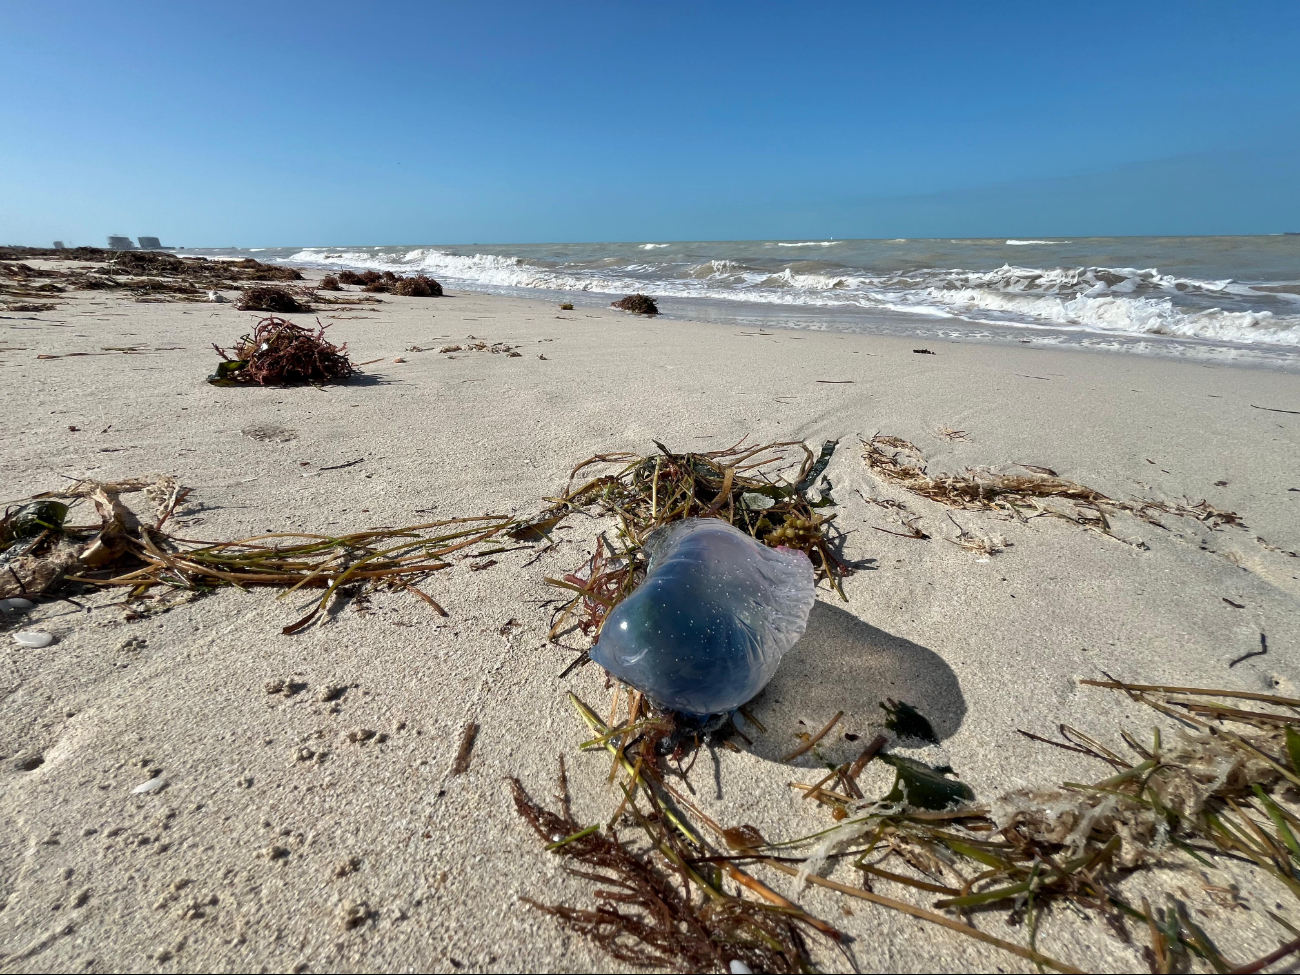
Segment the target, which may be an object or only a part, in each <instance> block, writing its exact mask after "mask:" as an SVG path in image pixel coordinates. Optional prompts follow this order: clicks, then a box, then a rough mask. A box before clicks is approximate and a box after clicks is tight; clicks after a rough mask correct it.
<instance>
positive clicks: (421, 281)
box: [322, 271, 442, 298]
mask: <svg viewBox="0 0 1300 975" xmlns="http://www.w3.org/2000/svg"><path fill="white" fill-rule="evenodd" d="M326 280H327V281H333V282H334V284H335V285H343V284H351V285H360V286H361V288H362V290H364V291H370V292H377V293H382V294H393V295H402V296H404V297H407V298H441V297H442V285H441V284H439V283H438V282H437V281H435V280H434V279H433V278H431V277H429V276H428V275H425V274H416V275H413V276H411V277H405V276H403V275H400V274H394V273H393V272H392V271H382V272H380V271H360V272H358V271H340V272H339V273H338V276H337V277H335V276H334V275H330V276H329V277H328V278H326ZM322 287H323V284H322ZM328 290H332V291H337V290H339V289H338V288H337V287H334V288H330V289H328Z"/></svg>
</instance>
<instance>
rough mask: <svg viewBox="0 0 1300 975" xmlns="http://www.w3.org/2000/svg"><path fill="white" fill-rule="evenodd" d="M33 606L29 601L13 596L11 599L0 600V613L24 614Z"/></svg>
mask: <svg viewBox="0 0 1300 975" xmlns="http://www.w3.org/2000/svg"><path fill="white" fill-rule="evenodd" d="M35 605H36V604H35V603H34V602H32V601H31V600H30V599H23V598H21V597H19V596H14V597H13V598H12V599H0V612H5V613H25V612H27V611H28V610H29V609H31V608H32V607H34V606H35Z"/></svg>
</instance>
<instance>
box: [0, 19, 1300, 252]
mask: <svg viewBox="0 0 1300 975" xmlns="http://www.w3.org/2000/svg"><path fill="white" fill-rule="evenodd" d="M1297 40H1300V3H1295V2H1284V3H1263V2H1261V3H1252V2H1238V3H1226V2H1224V3H1213V4H1212V3H1197V2H1179V3H1148V4H1139V3H1091V4H1088V5H1086V6H1085V5H1077V4H1044V3H993V2H987V3H926V4H900V3H889V4H884V3H845V4H839V3H823V4H818V5H811V4H775V3H763V2H749V3H744V4H741V3H711V4H709V3H699V2H696V3H673V2H663V0H659V2H656V3H653V4H651V3H620V2H613V0H604V2H599V3H597V2H592V3H577V2H575V3H558V4H539V3H535V2H534V3H526V4H525V3H514V2H500V3H496V4H491V5H488V4H466V3H457V4H439V3H409V4H407V3H388V4H380V3H372V4H358V3H346V4H344V3H331V2H313V3H293V2H262V3H242V2H228V3H223V4H189V3H181V4H168V5H163V4H144V3H133V2H123V0H117V2H114V3H109V4H105V3H102V2H95V3H87V2H82V0H67V2H63V3H60V4H46V3H32V2H11V0H0V66H2V67H3V73H4V77H5V79H6V84H5V89H6V91H5V95H4V96H3V98H0V243H11V242H12V243H31V244H48V243H49V241H51V240H53V239H55V238H60V239H63V240H65V241H68V242H77V243H92V244H102V242H103V238H104V236H105V235H106V234H108V233H123V234H128V235H131V236H138V235H139V234H141V233H146V234H155V235H158V236H161V237H162V238H163V239H164V242H165V243H173V244H182V245H186V246H191V247H194V246H230V245H237V246H274V245H294V244H345V243H347V244H384V243H439V242H442V243H472V242H481V243H487V242H525V241H562V240H653V239H750V238H796V237H809V236H818V237H827V236H838V237H915V236H985V235H988V236H1001V235H1017V234H1034V235H1045V234H1070V235H1083V234H1200V233H1207V234H1208V233H1231V234H1236V233H1275V232H1279V231H1283V230H1300V190H1297V185H1300V57H1298V56H1297V54H1296V51H1297V46H1296V45H1297Z"/></svg>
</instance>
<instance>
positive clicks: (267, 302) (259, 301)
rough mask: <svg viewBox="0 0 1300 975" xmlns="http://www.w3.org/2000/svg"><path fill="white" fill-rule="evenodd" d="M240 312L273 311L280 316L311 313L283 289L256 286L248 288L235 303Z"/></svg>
mask: <svg viewBox="0 0 1300 975" xmlns="http://www.w3.org/2000/svg"><path fill="white" fill-rule="evenodd" d="M235 307H236V308H238V309H239V310H240V311H273V312H278V313H279V314H282V315H288V314H293V313H294V312H303V311H311V309H310V308H308V307H307V306H306V305H304V304H303V303H302V302H301V301H299V300H298V299H297V298H295V297H294V296H293V295H291V294H289V292H287V291H285V290H284V289H283V288H275V287H271V286H269V285H258V286H256V287H252V288H248V289H247V290H245V291H244V292H243V293H242V294H241V295H240V296H239V299H238V301H236V302H235Z"/></svg>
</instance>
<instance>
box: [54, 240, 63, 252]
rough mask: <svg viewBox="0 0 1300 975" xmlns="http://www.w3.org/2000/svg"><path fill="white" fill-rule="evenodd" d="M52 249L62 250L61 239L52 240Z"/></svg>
mask: <svg viewBox="0 0 1300 975" xmlns="http://www.w3.org/2000/svg"><path fill="white" fill-rule="evenodd" d="M54 249H55V250H56V251H61V250H63V241H61V240H56V241H55V242H54Z"/></svg>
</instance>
